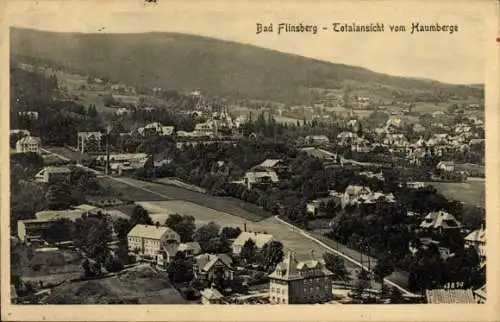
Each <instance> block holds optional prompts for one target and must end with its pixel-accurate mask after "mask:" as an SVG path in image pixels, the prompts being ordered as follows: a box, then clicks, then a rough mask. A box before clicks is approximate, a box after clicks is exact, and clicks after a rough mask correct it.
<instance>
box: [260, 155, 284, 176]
mask: <svg viewBox="0 0 500 322" xmlns="http://www.w3.org/2000/svg"><path fill="white" fill-rule="evenodd" d="M254 169H265V170H270V171H274V172H276V174H277V175H278V176H282V175H284V174H286V173H288V172H289V171H290V166H289V165H288V164H286V163H285V162H284V161H283V160H281V159H266V160H264V161H263V162H262V163H260V164H258V165H256V166H255V167H254Z"/></svg>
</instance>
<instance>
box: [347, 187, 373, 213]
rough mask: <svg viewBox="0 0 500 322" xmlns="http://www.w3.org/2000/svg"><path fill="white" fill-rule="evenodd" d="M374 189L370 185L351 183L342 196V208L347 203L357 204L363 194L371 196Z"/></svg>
mask: <svg viewBox="0 0 500 322" xmlns="http://www.w3.org/2000/svg"><path fill="white" fill-rule="evenodd" d="M371 194H372V191H371V190H370V188H369V187H364V186H356V185H349V186H348V187H347V188H346V189H345V191H344V195H343V196H342V200H341V203H342V208H345V206H347V205H352V204H357V203H358V200H359V198H360V197H361V196H370V195H371Z"/></svg>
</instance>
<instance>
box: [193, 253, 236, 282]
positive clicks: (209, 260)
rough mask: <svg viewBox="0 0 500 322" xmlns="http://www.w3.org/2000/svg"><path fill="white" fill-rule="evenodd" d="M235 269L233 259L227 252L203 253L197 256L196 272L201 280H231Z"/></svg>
mask: <svg viewBox="0 0 500 322" xmlns="http://www.w3.org/2000/svg"><path fill="white" fill-rule="evenodd" d="M233 270H234V269H233V260H232V259H231V257H229V256H228V255H227V254H202V255H198V256H196V257H195V265H194V273H195V276H196V278H198V279H200V280H204V281H214V280H216V279H218V278H223V279H224V280H231V279H233Z"/></svg>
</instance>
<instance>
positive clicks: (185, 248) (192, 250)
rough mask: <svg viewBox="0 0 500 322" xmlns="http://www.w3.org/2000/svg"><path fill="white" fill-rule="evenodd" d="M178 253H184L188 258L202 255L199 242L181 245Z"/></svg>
mask: <svg viewBox="0 0 500 322" xmlns="http://www.w3.org/2000/svg"><path fill="white" fill-rule="evenodd" d="M177 252H183V253H185V254H186V255H188V256H196V255H199V254H201V246H200V244H199V243H198V242H188V243H183V244H180V245H179V248H177Z"/></svg>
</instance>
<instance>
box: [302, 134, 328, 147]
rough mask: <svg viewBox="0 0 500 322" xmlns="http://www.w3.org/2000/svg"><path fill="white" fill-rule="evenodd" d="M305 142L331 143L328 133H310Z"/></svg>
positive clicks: (315, 143) (316, 143)
mask: <svg viewBox="0 0 500 322" xmlns="http://www.w3.org/2000/svg"><path fill="white" fill-rule="evenodd" d="M304 141H305V143H306V144H311V145H325V144H329V143H330V139H329V138H328V137H327V136H326V135H308V136H306V137H305V140H304Z"/></svg>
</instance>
